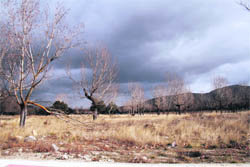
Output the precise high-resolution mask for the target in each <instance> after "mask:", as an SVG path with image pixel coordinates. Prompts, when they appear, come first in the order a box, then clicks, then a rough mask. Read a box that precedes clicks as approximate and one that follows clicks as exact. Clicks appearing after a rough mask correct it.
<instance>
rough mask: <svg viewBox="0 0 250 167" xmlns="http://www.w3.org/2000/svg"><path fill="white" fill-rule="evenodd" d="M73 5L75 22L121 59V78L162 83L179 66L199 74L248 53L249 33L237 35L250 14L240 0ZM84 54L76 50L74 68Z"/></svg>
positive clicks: (114, 2)
mask: <svg viewBox="0 0 250 167" xmlns="http://www.w3.org/2000/svg"><path fill="white" fill-rule="evenodd" d="M77 2H78V3H79V4H77V6H76V5H75V4H74V3H77ZM66 4H67V3H66ZM68 5H70V7H71V8H72V11H71V12H73V13H72V16H73V17H74V21H76V20H78V21H83V22H85V25H86V33H85V34H86V36H85V37H86V38H87V40H88V41H89V42H90V43H91V42H96V41H97V42H98V41H99V42H100V41H101V43H104V44H105V45H107V47H108V48H109V50H110V53H111V54H112V55H113V56H114V57H115V58H116V59H117V60H118V64H119V81H120V82H128V81H151V82H158V81H161V80H163V79H164V73H165V72H166V71H173V70H175V71H177V72H179V73H183V72H185V73H192V74H195V75H198V74H202V73H206V72H209V71H211V70H212V69H214V68H217V67H219V66H220V65H222V64H224V63H229V62H235V61H239V60H243V59H245V58H246V46H247V45H246V44H243V45H241V44H240V43H241V40H243V41H246V35H245V34H244V33H243V32H242V33H241V32H238V34H235V33H236V32H235V31H237V30H241V29H240V28H239V29H237V27H234V26H235V25H234V24H237V23H238V22H240V21H239V20H241V21H242V22H243V21H247V20H246V19H244V18H242V16H245V15H247V13H244V11H243V9H241V8H240V7H239V6H238V5H237V4H236V3H235V2H234V1H223V2H222V1H215V0H213V1H209V2H203V1H189V2H188V3H184V2H183V3H180V2H178V3H177V2H176V1H171V0H170V1H162V0H158V1H141V0H138V1H126V2H125V1H112V0H111V1H110V0H109V1H105V2H104V1H81V2H80V1H72V3H71V4H69V2H68ZM234 10H239V11H234ZM241 10H242V11H241ZM245 18H246V17H245ZM246 26H247V25H246ZM243 27H244V26H243ZM245 31H246V30H245ZM248 32H249V31H247V32H245V33H248ZM234 36H237V37H236V38H238V40H235V37H234ZM242 38H243V39H242ZM230 40H231V42H229V41H230ZM181 41H184V42H183V43H182V44H180V43H181ZM178 45H180V46H179V47H177V46H178ZM234 47H235V49H234ZM190 50H193V52H191V51H190ZM80 55H81V56H82V54H80V53H79V52H75V53H74V52H73V53H71V54H70V57H71V58H70V59H71V60H72V67H75V68H78V67H80V63H79V62H80V61H82V60H83V59H82V58H81V56H80ZM239 57H241V58H243V59H241V58H239ZM65 59H66V60H67V62H68V60H69V59H68V58H65ZM155 59H157V61H154V60H155ZM186 59H188V60H189V61H186Z"/></svg>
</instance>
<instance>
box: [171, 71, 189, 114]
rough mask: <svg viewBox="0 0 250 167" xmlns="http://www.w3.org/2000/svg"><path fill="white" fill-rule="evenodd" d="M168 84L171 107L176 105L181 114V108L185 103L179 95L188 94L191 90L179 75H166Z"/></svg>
mask: <svg viewBox="0 0 250 167" xmlns="http://www.w3.org/2000/svg"><path fill="white" fill-rule="evenodd" d="M166 83H167V94H168V95H169V96H171V98H170V106H171V105H174V106H175V108H176V110H177V111H178V113H179V114H180V112H181V106H182V105H184V103H181V101H183V100H181V99H180V98H179V96H178V95H180V94H184V93H187V92H188V91H189V90H188V88H187V86H186V84H185V81H184V79H183V78H182V77H181V76H180V75H178V74H177V73H174V72H172V73H170V72H168V73H167V74H166Z"/></svg>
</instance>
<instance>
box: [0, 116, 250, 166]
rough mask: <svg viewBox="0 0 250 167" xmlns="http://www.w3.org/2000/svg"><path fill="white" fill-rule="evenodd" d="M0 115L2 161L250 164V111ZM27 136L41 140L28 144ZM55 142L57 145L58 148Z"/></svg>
mask: <svg viewBox="0 0 250 167" xmlns="http://www.w3.org/2000/svg"><path fill="white" fill-rule="evenodd" d="M70 117H71V118H73V119H77V120H79V121H81V122H82V123H79V122H76V121H69V122H66V121H64V120H61V119H58V118H56V117H54V116H28V119H27V122H26V127H25V128H19V126H18V123H19V117H18V116H1V117H0V131H1V133H0V149H1V158H14V157H17V158H20V157H21V158H22V157H23V158H30V159H82V160H87V161H115V162H145V163H198V162H208V163H210V162H227V163H239V162H243V163H244V162H250V158H249V157H250V151H249V142H250V132H249V124H250V111H247V112H240V113H223V114H220V113H203V114H183V115H175V114H169V115H160V116H158V115H142V116H139V115H136V116H134V117H133V116H130V115H112V116H108V115H100V116H99V118H98V119H97V120H96V121H92V117H91V116H90V115H72V116H70ZM27 136H34V137H35V138H36V140H34V141H26V140H25V138H26V137H27ZM52 144H55V145H56V146H57V147H58V150H57V149H56V150H55V148H53V146H52Z"/></svg>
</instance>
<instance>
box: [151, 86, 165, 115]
mask: <svg viewBox="0 0 250 167" xmlns="http://www.w3.org/2000/svg"><path fill="white" fill-rule="evenodd" d="M166 96H167V88H166V86H164V85H157V86H155V87H154V89H153V97H154V98H155V102H154V104H155V107H156V110H157V113H158V114H160V111H163V110H165V109H166V107H167V97H166Z"/></svg>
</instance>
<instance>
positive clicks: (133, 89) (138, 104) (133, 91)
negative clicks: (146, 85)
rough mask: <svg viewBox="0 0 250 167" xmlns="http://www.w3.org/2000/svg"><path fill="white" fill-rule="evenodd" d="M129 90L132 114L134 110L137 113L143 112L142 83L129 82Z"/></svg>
mask: <svg viewBox="0 0 250 167" xmlns="http://www.w3.org/2000/svg"><path fill="white" fill-rule="evenodd" d="M129 92H130V95H131V105H132V107H133V110H132V111H133V113H132V115H134V114H135V113H134V111H136V112H137V113H139V114H143V113H144V103H145V96H144V89H143V87H142V85H141V84H139V83H129Z"/></svg>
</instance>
